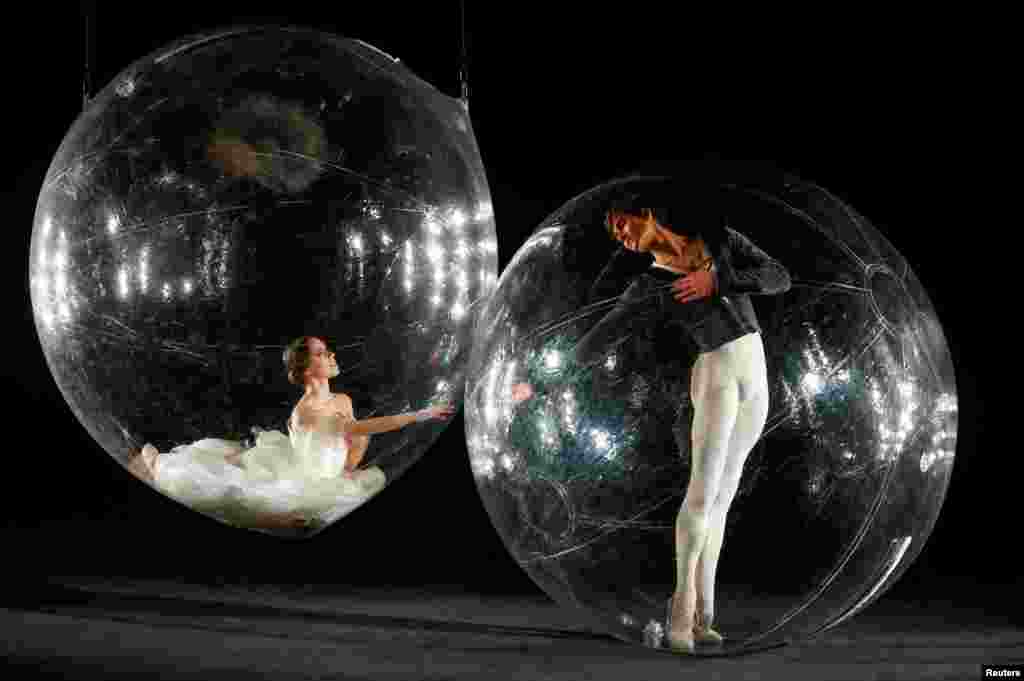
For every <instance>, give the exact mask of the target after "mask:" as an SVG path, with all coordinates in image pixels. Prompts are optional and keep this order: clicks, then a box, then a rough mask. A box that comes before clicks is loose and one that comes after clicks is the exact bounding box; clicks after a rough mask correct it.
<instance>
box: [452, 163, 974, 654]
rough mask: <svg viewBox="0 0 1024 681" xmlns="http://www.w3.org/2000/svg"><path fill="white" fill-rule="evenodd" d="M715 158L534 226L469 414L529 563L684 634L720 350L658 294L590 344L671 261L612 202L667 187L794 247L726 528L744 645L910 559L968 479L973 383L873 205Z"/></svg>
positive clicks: (772, 635)
mask: <svg viewBox="0 0 1024 681" xmlns="http://www.w3.org/2000/svg"><path fill="white" fill-rule="evenodd" d="M691 175H692V177H691ZM699 175H700V174H699V172H697V171H692V172H691V173H690V174H686V173H683V174H682V175H680V176H676V177H673V178H665V177H639V176H636V177H629V178H625V179H620V180H616V181H612V182H609V183H607V184H604V185H602V186H599V187H597V188H595V189H592V190H590V191H588V192H586V193H584V194H581V195H580V196H578V197H576V198H575V199H573V200H571V201H570V202H568V203H567V204H565V205H564V206H563V207H562V208H560V209H559V210H558V211H556V212H555V213H554V214H552V215H551V216H549V217H548V218H547V219H546V220H545V221H544V222H543V223H542V224H541V225H540V226H539V227H538V228H537V229H536V231H534V232H533V234H532V236H531V237H530V238H529V239H528V240H527V241H526V243H525V244H524V245H523V246H522V248H520V249H519V251H518V252H517V253H516V254H515V257H514V258H513V259H512V261H511V263H510V264H509V266H508V268H507V269H506V270H505V271H504V272H503V274H502V276H501V278H500V280H499V282H498V287H497V290H496V292H495V294H494V295H493V296H492V297H491V298H490V299H489V301H488V303H487V305H486V306H485V308H484V310H483V311H482V313H481V316H480V319H479V322H478V325H477V327H476V330H475V332H474V334H475V335H474V345H473V351H472V358H471V360H470V369H469V378H468V382H467V386H466V391H467V392H466V411H465V417H466V432H467V439H468V446H469V454H470V457H471V464H472V469H473V471H474V477H475V480H476V484H477V487H478V489H479V493H480V495H481V498H482V500H483V502H484V504H485V506H486V508H487V510H488V512H489V514H490V517H491V520H492V521H493V523H494V525H495V527H496V529H497V530H498V531H499V533H500V534H501V537H502V539H503V541H504V543H505V545H506V546H507V548H508V550H509V551H510V552H511V553H512V555H513V556H514V558H515V559H516V561H518V563H519V564H520V565H521V566H522V567H523V568H524V569H525V570H526V571H527V572H528V573H529V575H530V576H531V577H532V579H533V580H534V581H535V582H536V583H537V584H538V585H539V586H540V587H541V588H542V589H543V590H544V591H546V592H547V593H548V594H549V595H550V596H551V597H552V598H553V599H555V600H556V601H558V602H560V603H562V604H565V605H566V606H570V607H574V608H579V609H580V610H581V611H582V612H583V613H585V614H586V615H587V616H589V617H590V618H591V619H592V621H593V623H594V624H595V625H596V626H598V627H601V628H603V629H604V630H606V631H608V632H610V633H611V634H613V635H615V636H617V637H619V638H621V639H624V640H626V641H631V642H636V643H641V644H644V645H647V646H652V647H665V646H667V643H666V633H667V632H666V618H667V613H666V609H667V600H668V599H669V597H670V596H671V595H672V593H673V591H674V588H675V584H676V544H675V527H676V525H675V523H676V517H677V513H678V512H679V510H680V508H681V505H682V501H683V498H684V496H685V494H686V491H687V485H688V482H689V479H690V476H691V472H692V456H691V447H692V441H693V440H692V435H697V433H694V432H693V421H694V404H693V400H692V398H691V394H690V379H691V368H692V366H693V363H694V362H695V361H696V358H697V356H698V350H697V346H696V345H694V344H693V343H691V342H690V341H689V340H688V338H689V335H688V333H680V332H679V328H678V327H673V329H668V330H666V329H665V328H664V324H663V323H662V322H658V321H657V319H658V318H657V316H654V317H651V319H654V320H655V321H653V322H652V321H648V319H647V318H633V319H625V320H623V321H622V322H621V329H620V330H619V332H618V333H616V334H612V335H610V336H608V339H607V340H606V341H605V345H604V346H603V347H601V348H599V350H600V352H599V354H598V357H599V361H590V362H583V361H581V359H580V358H579V357H578V356H577V353H576V349H577V346H578V342H579V341H580V339H581V338H582V337H584V336H585V334H586V333H587V332H588V331H589V330H590V329H592V328H593V327H594V326H595V324H597V323H598V322H599V321H600V320H601V319H603V318H604V317H605V315H607V314H608V313H609V311H610V310H611V309H612V308H613V306H614V305H615V304H616V301H617V300H618V299H619V295H620V294H621V293H622V292H623V291H624V290H626V288H627V286H629V284H630V282H631V281H633V280H634V279H635V278H636V277H639V276H640V273H641V272H644V271H647V269H648V268H649V267H650V265H651V261H650V260H649V259H646V258H645V257H642V256H640V255H638V254H636V253H631V252H624V251H622V250H621V249H619V248H618V244H617V243H616V242H614V241H612V239H611V238H610V234H609V232H608V231H607V230H606V228H605V224H604V219H605V214H606V211H607V210H608V209H609V208H610V207H611V206H613V205H618V204H617V203H616V202H618V201H620V200H622V199H623V198H624V197H629V196H633V197H639V198H640V204H643V203H644V202H643V200H642V199H643V197H645V196H649V197H652V198H651V199H650V201H648V202H647V203H648V204H649V205H653V206H656V207H659V208H660V209H666V210H668V211H669V214H671V215H675V216H676V217H677V218H678V219H680V220H683V221H688V222H690V223H691V225H700V224H701V222H702V221H715V220H719V221H721V220H727V223H728V225H729V227H731V228H732V229H733V230H735V231H736V232H739V233H741V234H742V235H745V236H746V237H747V238H748V239H749V240H750V241H751V242H752V243H753V244H755V245H756V246H757V247H759V248H760V249H762V250H763V251H764V252H765V253H767V254H768V255H769V256H771V257H772V258H774V259H775V260H776V261H778V262H779V263H781V264H782V265H783V266H784V267H785V268H786V270H788V273H789V276H790V287H789V288H788V290H785V291H784V292H782V293H776V294H773V295H751V296H750V298H749V299H750V301H751V302H752V304H753V307H754V310H755V313H756V316H757V319H758V322H759V325H760V327H761V336H762V340H763V344H764V347H765V362H764V364H765V366H766V368H767V377H768V385H769V411H768V416H767V422H766V424H765V426H764V428H763V429H762V430H761V431H760V432H761V435H760V437H759V438H757V442H756V445H754V447H753V449H752V450H751V451H750V454H749V456H748V458H747V459H746V463H745V466H744V468H743V471H742V476H741V479H740V484H739V487H738V489H737V491H736V494H735V497H734V498H733V501H732V504H731V506H728V509H729V510H728V514H727V515H726V516H725V521H724V525H722V527H723V529H722V530H721V532H722V534H721V535H720V536H723V537H724V539H723V540H722V549H721V554H720V557H719V561H718V563H717V574H716V577H715V579H714V580H713V583H714V586H713V589H712V593H713V597H712V602H713V606H712V607H711V608H710V609H711V610H712V611H713V626H714V628H715V630H716V631H718V632H719V633H721V634H722V636H724V637H725V641H724V644H722V645H719V646H704V645H698V646H697V652H698V653H701V652H703V651H707V652H717V653H722V652H725V653H728V652H732V651H738V650H750V649H752V648H757V647H763V646H771V645H777V644H780V643H784V642H786V641H790V640H794V639H798V638H801V637H806V636H811V635H813V634H815V633H818V632H821V631H823V630H825V629H828V628H829V627H832V626H835V625H837V624H839V623H841V622H843V621H844V620H845V619H846V618H848V617H850V616H851V615H853V614H854V613H856V612H857V611H859V610H860V609H862V608H864V607H865V606H866V605H867V604H869V603H870V602H872V601H873V600H874V599H877V598H878V597H879V595H881V594H882V593H883V592H884V591H885V589H886V588H887V587H889V586H890V585H892V584H893V582H894V581H895V580H896V579H898V578H899V576H900V575H901V574H902V573H903V572H904V571H905V570H906V568H907V566H908V565H909V564H910V562H911V561H912V560H913V559H914V557H915V556H916V555H918V553H919V552H920V550H921V548H922V546H923V545H924V543H925V541H926V540H927V538H928V535H929V533H930V532H931V530H932V527H933V526H934V523H935V520H936V517H937V515H938V513H939V509H940V507H941V504H942V501H943V498H944V495H945V492H946V488H947V485H948V483H949V476H950V472H951V469H952V465H953V457H954V450H955V443H956V430H957V426H956V423H957V421H956V419H957V397H956V389H955V384H954V373H953V365H952V360H951V358H950V355H949V352H948V348H947V345H946V341H945V338H944V336H943V332H942V328H941V326H940V324H939V320H938V319H937V317H936V313H935V310H934V308H933V307H932V304H931V303H930V302H929V300H928V296H927V295H926V294H925V291H924V289H923V288H922V287H921V284H920V282H919V281H918V280H917V278H916V277H915V276H914V273H913V271H912V270H911V268H910V266H909V265H908V263H907V261H906V260H905V259H904V258H903V257H902V256H901V255H900V254H899V253H898V252H897V251H896V250H895V249H894V248H893V246H892V245H891V244H890V243H889V242H888V241H886V239H885V238H884V237H883V236H882V235H881V234H880V233H879V232H878V231H877V230H876V229H875V228H873V227H872V226H871V224H870V223H869V222H868V221H867V220H865V219H864V218H863V217H862V216H860V215H859V214H857V213H856V212H855V211H854V210H853V209H852V208H851V207H849V206H847V205H845V204H844V203H843V201H841V200H840V199H838V198H836V197H835V196H833V195H831V194H830V193H828V192H827V191H825V190H824V189H822V188H820V187H817V186H815V185H813V184H810V183H807V182H802V181H800V180H798V179H795V178H792V177H786V176H784V175H783V174H782V173H774V172H764V171H758V172H756V173H746V172H745V174H744V176H743V177H737V178H734V179H729V178H724V179H723V177H724V176H715V177H714V178H713V179H710V180H702V179H701V178H700V177H699ZM669 187H672V188H674V189H673V190H672V191H673V192H674V193H669V192H667V191H666V190H667V188H669ZM680 187H681V190H680ZM659 201H663V202H667V205H666V204H665V203H662V204H660V205H659V203H658V202H659ZM707 224H711V223H710V222H708V223H707ZM718 224H721V222H719V223H718ZM616 252H618V256H616V258H615V263H614V264H612V265H611V266H608V263H609V258H610V257H611V256H613V255H614V254H615V253H616ZM718 264H719V263H716V267H717V266H718ZM734 266H735V267H737V268H739V267H742V266H745V265H744V263H734ZM668 286H671V279H670V280H669V284H668ZM734 307H735V305H734ZM691 321H692V322H693V324H694V325H696V324H698V323H699V320H691ZM709 536H710V535H709ZM705 555H707V554H705ZM705 583H707V582H705ZM701 607H702V606H701V605H700V604H698V612H702V610H701Z"/></svg>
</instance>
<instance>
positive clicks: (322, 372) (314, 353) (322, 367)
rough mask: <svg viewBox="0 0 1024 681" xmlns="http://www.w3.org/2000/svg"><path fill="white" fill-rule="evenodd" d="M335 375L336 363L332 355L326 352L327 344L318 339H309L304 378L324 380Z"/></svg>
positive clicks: (336, 372) (328, 351) (336, 371)
mask: <svg viewBox="0 0 1024 681" xmlns="http://www.w3.org/2000/svg"><path fill="white" fill-rule="evenodd" d="M337 375H338V363H337V361H335V359H334V353H333V352H331V351H330V350H328V349H327V344H326V343H324V342H323V341H322V340H320V339H319V338H311V339H310V340H309V368H308V369H306V377H307V378H316V379H320V380H324V379H328V378H334V377H335V376H337Z"/></svg>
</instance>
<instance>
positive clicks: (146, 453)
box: [139, 443, 160, 475]
mask: <svg viewBox="0 0 1024 681" xmlns="http://www.w3.org/2000/svg"><path fill="white" fill-rule="evenodd" d="M159 455H160V452H159V451H157V448H156V447H154V446H153V445H151V444H149V443H147V444H145V445H144V446H143V447H142V452H140V454H139V456H141V457H142V465H143V466H145V467H146V470H147V471H149V473H150V475H152V474H153V473H154V472H155V471H154V470H153V469H154V467H155V466H156V457H157V456H159Z"/></svg>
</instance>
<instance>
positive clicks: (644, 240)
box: [606, 210, 658, 253]
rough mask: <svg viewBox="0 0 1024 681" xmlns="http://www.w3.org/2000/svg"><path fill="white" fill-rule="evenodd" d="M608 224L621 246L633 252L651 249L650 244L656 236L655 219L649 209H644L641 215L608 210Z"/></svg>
mask: <svg viewBox="0 0 1024 681" xmlns="http://www.w3.org/2000/svg"><path fill="white" fill-rule="evenodd" d="M606 219H607V220H608V225H609V226H610V227H611V233H612V236H613V237H614V238H615V240H616V241H618V242H619V243H621V244H622V245H623V247H625V248H627V249H629V250H631V251H633V252H635V253H646V252H647V251H649V250H651V245H652V244H653V243H654V242H655V240H656V238H657V231H656V229H655V228H656V226H657V224H658V223H657V220H655V219H654V215H652V214H651V212H650V211H644V214H643V215H632V214H630V213H620V212H619V211H614V210H613V211H609V212H608V217H607V218H606Z"/></svg>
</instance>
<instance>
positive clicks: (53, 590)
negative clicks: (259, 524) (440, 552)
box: [0, 577, 1024, 681]
mask: <svg viewBox="0 0 1024 681" xmlns="http://www.w3.org/2000/svg"><path fill="white" fill-rule="evenodd" d="M957 588H958V589H961V590H960V591H959V593H948V592H947V593H944V594H942V597H941V598H937V600H936V601H935V602H920V601H918V602H908V601H901V600H896V599H893V598H888V597H883V599H882V601H881V602H880V603H877V604H875V605H873V606H871V607H870V608H869V609H868V610H866V611H865V612H863V613H861V614H860V615H858V616H857V617H855V618H853V619H852V620H851V621H849V622H847V623H844V624H843V625H841V626H839V627H837V628H836V629H834V630H832V631H830V632H828V633H827V634H825V635H824V636H822V637H820V638H819V639H817V640H815V641H811V642H805V643H800V644H792V645H789V646H784V647H779V648H774V649H771V650H767V651H762V652H758V653H751V654H746V655H743V656H739V657H728V658H723V657H718V658H695V657H682V656H677V655H673V654H671V653H668V652H663V651H659V650H651V649H644V648H639V647H634V646H630V645H626V644H624V643H620V642H618V641H616V640H614V639H611V638H608V637H605V636H603V635H600V634H596V633H593V632H591V631H588V630H587V629H586V628H585V627H584V626H582V625H581V624H579V623H578V622H576V621H574V618H573V617H572V614H571V613H569V612H566V611H564V610H562V609H559V608H558V607H556V606H555V605H553V604H552V603H550V602H549V601H547V600H546V599H544V598H542V597H540V596H537V597H532V598H531V597H508V596H504V597H501V596H484V595H480V594H476V593H472V592H461V593H460V592H458V591H457V590H456V589H453V588H450V587H448V588H442V587H438V588H433V589H429V590H423V591H414V590H395V589H392V590H387V591H385V590H368V589H365V588H358V589H357V588H354V587H349V588H346V587H343V586H331V587H328V586H323V585H318V586H316V587H283V586H276V585H275V586H271V585H255V584H247V585H244V586H240V585H222V586H216V587H214V586H202V585H196V584H184V583H180V582H170V581H156V580H121V581H119V580H111V579H103V578H97V577H79V578H74V577H61V578H50V579H49V580H48V582H47V584H46V585H45V586H44V587H33V588H31V589H26V590H25V591H23V592H22V593H21V595H20V597H19V595H18V594H17V593H13V594H10V595H8V596H6V597H5V600H4V603H3V605H4V606H5V607H4V608H2V609H0V627H2V629H0V631H3V637H2V647H0V653H2V656H3V664H4V665H5V666H7V667H9V668H18V671H19V672H28V676H29V678H39V677H40V676H42V677H52V678H67V679H85V678H102V679H110V680H117V679H202V680H203V681H220V680H222V679H374V680H376V679H396V680H397V679H402V680H418V679H438V680H440V679H446V680H447V679H490V680H493V681H497V680H499V679H529V680H531V681H534V680H541V679H573V680H576V679H616V680H617V681H619V680H621V681H653V680H656V679H691V678H692V679H698V678H699V679H730V680H733V679H797V680H799V679H815V680H817V679H856V680H858V681H860V680H866V679H893V680H896V679H899V680H904V679H951V680H952V679H956V680H958V681H959V680H962V679H978V678H983V677H982V676H981V665H982V664H993V663H1003V664H1007V663H1015V664H1021V663H1022V662H1024V629H1022V628H1021V627H1020V626H1019V618H1017V617H1016V616H1013V615H1012V614H1007V613H1008V612H1009V611H1008V610H1007V609H1005V608H995V609H993V608H986V607H982V606H975V607H967V606H964V605H962V603H963V602H967V601H968V600H969V599H968V594H967V593H965V592H964V591H963V590H962V589H963V588H968V587H957Z"/></svg>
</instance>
